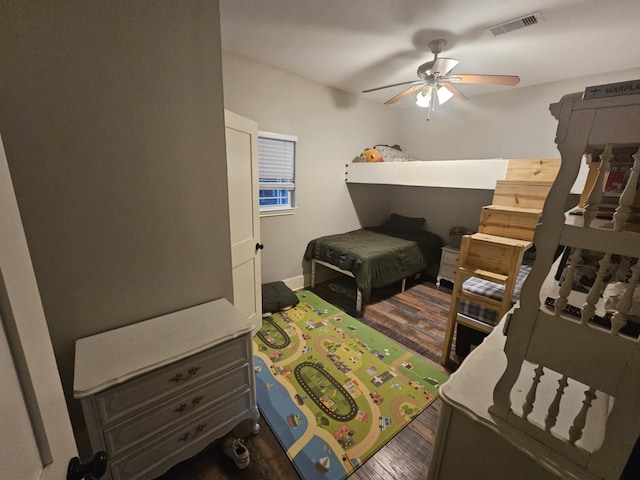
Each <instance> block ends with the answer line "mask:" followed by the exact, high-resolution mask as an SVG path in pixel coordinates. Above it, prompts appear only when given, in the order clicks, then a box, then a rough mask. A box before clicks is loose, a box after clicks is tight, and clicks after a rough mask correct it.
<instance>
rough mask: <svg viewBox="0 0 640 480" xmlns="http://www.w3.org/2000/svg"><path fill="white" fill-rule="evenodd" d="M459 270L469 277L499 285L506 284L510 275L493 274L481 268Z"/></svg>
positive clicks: (459, 268) (461, 268)
mask: <svg viewBox="0 0 640 480" xmlns="http://www.w3.org/2000/svg"><path fill="white" fill-rule="evenodd" d="M458 270H459V271H460V272H462V273H463V274H464V275H465V276H467V277H478V278H481V279H483V280H488V281H490V282H495V283H499V284H505V283H507V280H509V276H508V275H503V274H501V273H496V272H491V271H489V270H483V269H481V268H466V267H458Z"/></svg>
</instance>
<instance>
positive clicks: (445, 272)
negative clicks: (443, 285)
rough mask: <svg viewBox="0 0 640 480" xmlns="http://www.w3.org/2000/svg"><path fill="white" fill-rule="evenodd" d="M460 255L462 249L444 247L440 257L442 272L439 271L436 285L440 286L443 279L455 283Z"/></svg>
mask: <svg viewBox="0 0 640 480" xmlns="http://www.w3.org/2000/svg"><path fill="white" fill-rule="evenodd" d="M459 255H460V249H458V248H454V247H449V246H444V247H442V256H441V257H440V270H438V277H437V282H436V285H437V286H438V287H439V286H440V281H441V280H442V279H444V280H447V281H449V282H451V283H453V282H454V281H455V279H456V269H457V268H458V256H459Z"/></svg>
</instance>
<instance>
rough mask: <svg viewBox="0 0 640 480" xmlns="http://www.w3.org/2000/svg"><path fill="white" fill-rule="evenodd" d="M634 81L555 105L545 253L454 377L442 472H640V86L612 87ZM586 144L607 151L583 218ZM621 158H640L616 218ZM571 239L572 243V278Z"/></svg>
mask: <svg viewBox="0 0 640 480" xmlns="http://www.w3.org/2000/svg"><path fill="white" fill-rule="evenodd" d="M592 91H595V92H606V94H605V95H604V96H603V97H601V98H600V97H599V96H593V95H591V96H590V95H589V94H590V92H592ZM621 91H623V90H622V88H621V87H619V86H598V87H593V88H588V89H587V90H586V91H585V92H584V93H583V92H579V93H577V94H572V95H567V96H565V97H563V98H562V100H561V101H560V102H559V103H556V104H553V105H552V106H551V108H550V109H551V112H552V114H553V116H554V117H555V118H556V119H557V120H558V128H557V131H556V144H557V145H558V150H559V151H560V153H561V156H562V166H561V168H560V171H559V173H558V176H557V179H556V181H555V182H554V184H553V187H552V188H551V190H550V192H549V195H548V197H547V202H546V204H545V207H544V212H543V214H542V218H541V220H540V224H539V225H538V228H537V230H536V234H535V239H534V243H535V247H536V250H537V254H536V260H535V263H534V265H533V267H532V269H531V271H530V273H529V275H528V276H527V280H526V281H525V282H524V285H523V287H522V291H521V294H520V300H519V302H518V304H517V306H516V307H514V308H513V309H512V311H511V312H509V313H508V314H507V315H505V316H504V317H503V319H502V320H501V323H500V324H499V325H498V327H497V328H495V329H494V330H493V332H492V333H491V334H490V335H489V336H488V337H487V339H486V340H485V341H484V342H482V344H481V345H480V346H478V348H476V349H475V350H474V351H473V352H471V354H470V355H469V356H468V357H467V358H466V359H465V361H464V362H463V363H462V365H461V366H460V368H459V369H458V370H457V371H456V372H455V373H453V374H452V375H451V376H450V378H449V380H448V381H447V382H446V383H444V384H443V385H441V386H440V389H439V393H440V399H441V400H442V403H441V413H440V417H439V425H438V433H437V435H436V440H435V443H434V448H433V455H432V459H431V465H430V467H429V480H438V479H449V478H473V477H475V478H511V477H512V476H513V475H514V472H517V473H518V478H521V479H522V480H525V479H527V480H540V479H554V480H556V479H563V480H565V479H574V480H577V479H580V480H587V479H588V480H596V479H597V480H620V479H621V478H625V479H626V478H629V479H631V478H634V479H636V478H640V474H639V473H638V468H637V464H638V457H639V456H640V440H639V438H638V435H639V434H640V394H639V393H640V339H639V333H638V330H637V324H636V320H635V318H637V314H638V312H640V293H638V291H639V289H638V283H639V281H640V261H638V258H640V237H639V236H638V232H639V228H640V227H639V225H640V222H639V221H638V217H636V216H635V215H636V214H637V213H638V212H637V209H636V207H635V201H636V199H637V198H640V196H639V195H638V194H637V191H638V190H639V188H638V187H639V186H640V182H639V177H640V94H637V93H635V94H634V93H633V92H630V93H629V94H628V95H627V94H625V95H614V94H612V93H611V92H613V93H617V92H621ZM629 147H631V150H632V152H633V153H632V154H631V156H630V158H631V161H627V160H628V159H629V155H627V153H626V150H627V149H629ZM584 155H587V156H590V157H591V158H592V160H595V159H598V161H597V164H598V165H597V169H596V170H595V171H596V174H597V175H596V177H595V179H594V181H593V182H592V183H591V184H590V186H588V188H585V192H586V194H587V195H586V196H587V200H586V202H585V206H584V208H583V209H582V212H581V213H582V215H572V213H573V212H574V210H571V211H569V212H565V211H564V209H563V206H564V205H566V204H567V196H568V193H569V189H570V186H571V185H572V184H573V183H574V182H575V179H576V175H577V172H578V170H579V164H580V162H581V161H582V158H583V156H584ZM621 162H624V163H630V164H631V165H632V166H631V167H630V169H629V174H628V179H627V181H626V183H625V184H623V186H622V187H621V190H622V192H620V194H619V195H617V196H616V200H617V202H616V205H617V206H616V208H615V209H614V213H613V214H612V215H611V216H612V217H613V219H612V220H605V219H602V218H600V217H599V216H600V214H601V212H602V210H603V205H602V204H603V201H604V200H606V199H605V196H606V194H607V193H608V185H609V180H610V177H609V173H610V172H615V171H616V170H614V169H613V167H614V166H617V165H615V164H616V163H617V164H620V163H621ZM605 206H606V205H605ZM609 210H610V209H609ZM558 245H565V246H567V247H569V249H570V250H569V252H570V253H569V254H568V258H565V259H566V263H565V267H564V268H561V269H560V272H561V275H560V276H559V277H560V281H557V279H556V276H557V275H556V272H558V269H559V265H557V263H560V262H561V261H562V259H560V260H556V262H554V261H553V260H554V252H555V250H556V249H557V247H558ZM633 327H635V329H634V328H633ZM634 447H635V448H634ZM461 458H464V460H465V461H464V462H461V461H460V459H461Z"/></svg>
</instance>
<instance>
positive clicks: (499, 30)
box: [487, 12, 544, 37]
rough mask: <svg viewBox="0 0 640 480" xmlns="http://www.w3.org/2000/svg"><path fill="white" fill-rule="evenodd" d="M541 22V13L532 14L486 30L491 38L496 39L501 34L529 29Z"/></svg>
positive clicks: (542, 20) (542, 19)
mask: <svg viewBox="0 0 640 480" xmlns="http://www.w3.org/2000/svg"><path fill="white" fill-rule="evenodd" d="M542 22H544V18H543V17H542V12H534V13H530V14H528V15H524V16H522V17H518V18H514V19H513V20H509V21H507V22H503V23H500V24H499V25H494V26H493V27H489V28H487V30H488V31H489V32H490V33H491V34H492V35H493V36H496V37H497V36H498V35H502V34H503V33H508V32H512V31H514V30H518V29H520V28H524V27H530V26H532V25H535V24H537V23H542Z"/></svg>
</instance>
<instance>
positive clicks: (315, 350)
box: [254, 291, 447, 480]
mask: <svg viewBox="0 0 640 480" xmlns="http://www.w3.org/2000/svg"><path fill="white" fill-rule="evenodd" d="M297 296H298V298H299V299H300V303H299V304H298V305H297V306H295V307H293V308H291V309H289V310H286V311H283V312H279V313H277V314H274V315H272V316H270V317H267V318H264V319H263V322H262V328H261V330H260V331H259V332H258V333H257V334H256V336H255V337H254V342H255V348H254V354H255V357H254V360H255V365H256V372H257V373H256V379H257V382H256V383H257V386H256V388H257V393H258V406H259V407H260V411H261V412H262V415H263V416H264V418H265V420H266V421H267V422H268V423H269V426H270V427H271V429H272V430H273V432H274V433H275V435H276V437H277V438H278V440H279V441H280V444H281V445H282V447H283V448H284V449H285V451H286V452H287V455H288V456H289V458H290V459H291V461H292V462H293V465H294V466H295V467H296V469H297V471H298V473H299V474H300V476H301V477H302V478H303V479H304V480H313V479H332V480H342V479H344V478H346V477H347V476H348V475H349V474H351V473H353V471H354V470H355V469H356V468H358V466H360V465H361V464H362V463H364V462H365V460H367V459H368V458H369V457H371V456H372V455H373V454H374V453H375V452H376V451H377V450H378V449H379V448H380V447H382V446H383V445H384V444H385V443H387V442H388V441H389V440H391V439H392V438H393V436H394V435H395V434H397V433H398V432H399V431H400V430H401V429H402V428H403V427H404V426H406V425H407V424H408V423H409V422H410V421H411V420H412V419H413V418H415V417H416V416H417V415H418V414H420V413H421V412H422V411H423V410H424V409H425V408H427V406H429V405H430V404H431V402H433V401H434V400H435V398H436V396H437V387H438V385H439V384H440V383H442V382H444V381H445V380H446V379H447V376H446V375H445V374H444V373H441V372H439V371H438V370H437V369H436V368H435V367H432V366H431V365H429V364H428V363H426V361H425V360H424V359H423V358H422V357H418V356H416V355H415V354H413V353H411V352H409V351H407V350H406V349H405V348H403V347H402V346H400V345H399V344H397V343H396V342H394V341H393V340H391V339H389V338H387V337H385V336H384V335H382V334H381V333H379V332H377V331H375V330H373V329H372V328H370V327H368V326H367V325H364V324H363V323H361V322H359V321H358V320H356V319H354V318H352V317H350V316H348V315H347V314H345V313H344V312H341V311H340V310H338V309H337V308H335V307H334V306H333V305H331V304H329V303H327V302H325V301H324V300H322V299H321V298H320V297H318V296H316V295H314V294H313V293H311V292H308V291H301V292H298V293H297Z"/></svg>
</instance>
